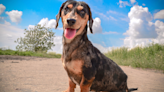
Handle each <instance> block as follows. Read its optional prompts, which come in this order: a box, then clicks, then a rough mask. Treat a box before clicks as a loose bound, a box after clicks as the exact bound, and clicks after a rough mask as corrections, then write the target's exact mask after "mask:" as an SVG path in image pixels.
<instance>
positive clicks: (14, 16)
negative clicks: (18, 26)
mask: <svg viewBox="0 0 164 92" xmlns="http://www.w3.org/2000/svg"><path fill="white" fill-rule="evenodd" d="M6 14H7V15H9V17H10V20H11V21H12V22H16V23H18V22H20V21H21V16H22V11H18V10H12V11H10V12H8V11H7V12H6Z"/></svg>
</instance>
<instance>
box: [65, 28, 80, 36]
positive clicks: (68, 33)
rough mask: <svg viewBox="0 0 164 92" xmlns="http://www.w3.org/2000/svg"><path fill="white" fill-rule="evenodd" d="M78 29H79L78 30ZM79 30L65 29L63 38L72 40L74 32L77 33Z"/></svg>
mask: <svg viewBox="0 0 164 92" xmlns="http://www.w3.org/2000/svg"><path fill="white" fill-rule="evenodd" d="M79 29H80V28H79ZM79 29H72V28H66V29H65V32H64V36H65V37H66V38H67V39H72V38H74V37H75V35H76V32H77V31H78V30H79Z"/></svg>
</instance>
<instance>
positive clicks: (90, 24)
mask: <svg viewBox="0 0 164 92" xmlns="http://www.w3.org/2000/svg"><path fill="white" fill-rule="evenodd" d="M87 6H88V5H87ZM88 9H89V29H90V31H91V33H93V32H92V25H93V18H92V12H91V9H90V7H89V6H88Z"/></svg>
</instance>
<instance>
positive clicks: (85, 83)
mask: <svg viewBox="0 0 164 92" xmlns="http://www.w3.org/2000/svg"><path fill="white" fill-rule="evenodd" d="M94 79H95V77H92V78H90V79H89V80H87V79H86V78H85V77H84V76H82V80H81V83H80V89H81V92H89V91H90V87H91V85H92V82H93V80H94Z"/></svg>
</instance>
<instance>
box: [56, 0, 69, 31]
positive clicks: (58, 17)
mask: <svg viewBox="0 0 164 92" xmlns="http://www.w3.org/2000/svg"><path fill="white" fill-rule="evenodd" d="M66 2H67V1H66ZM66 2H64V3H63V4H62V6H61V7H60V10H59V13H58V14H57V15H56V27H55V29H56V28H57V27H58V22H59V19H60V17H61V11H62V9H63V7H64V5H65V4H66Z"/></svg>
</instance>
